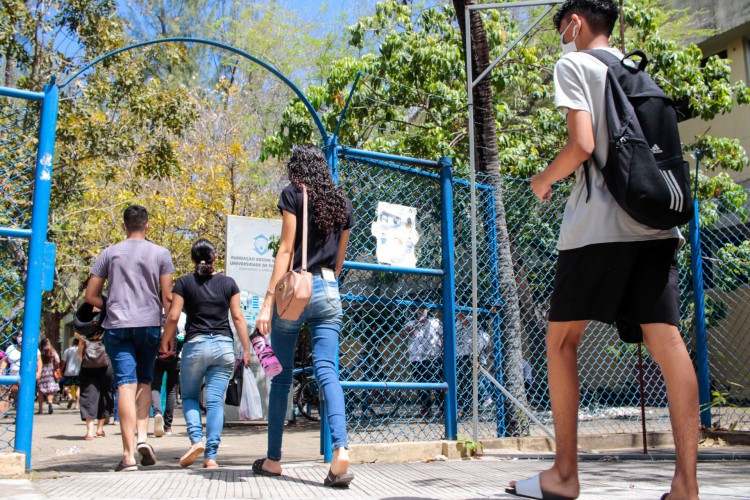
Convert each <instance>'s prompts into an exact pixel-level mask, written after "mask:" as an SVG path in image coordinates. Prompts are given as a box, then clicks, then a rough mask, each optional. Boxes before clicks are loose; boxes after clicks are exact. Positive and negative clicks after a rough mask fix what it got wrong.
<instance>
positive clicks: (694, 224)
mask: <svg viewBox="0 0 750 500" xmlns="http://www.w3.org/2000/svg"><path fill="white" fill-rule="evenodd" d="M700 162H701V152H700V150H697V151H696V152H695V189H694V191H693V210H694V215H693V218H692V220H691V221H690V265H691V268H692V269H691V271H692V275H693V307H694V310H695V316H694V317H695V349H696V358H697V365H698V399H699V401H700V409H701V412H700V416H701V424H703V425H705V426H706V427H711V407H710V405H711V385H710V381H709V374H708V338H707V337H706V308H705V293H704V290H703V287H704V282H703V251H702V249H701V229H700V228H701V225H700V213H699V212H698V170H699V168H700Z"/></svg>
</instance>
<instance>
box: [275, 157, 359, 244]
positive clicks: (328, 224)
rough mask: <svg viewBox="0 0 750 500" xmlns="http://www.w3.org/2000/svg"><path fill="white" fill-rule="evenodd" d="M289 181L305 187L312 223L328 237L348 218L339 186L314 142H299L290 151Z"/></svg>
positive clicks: (287, 169)
mask: <svg viewBox="0 0 750 500" xmlns="http://www.w3.org/2000/svg"><path fill="white" fill-rule="evenodd" d="M286 171H287V175H288V176H289V181H291V183H292V184H294V186H295V187H296V188H297V189H299V190H302V185H305V186H306V187H307V196H308V199H309V204H310V206H311V207H312V214H313V223H314V224H315V226H316V227H317V228H318V229H319V230H320V231H321V232H323V233H325V234H326V235H327V236H326V237H328V236H330V235H331V232H332V230H334V229H341V228H343V227H344V226H345V225H346V222H347V220H348V219H349V210H348V207H347V203H346V197H345V196H344V193H343V191H341V188H339V187H338V186H336V184H334V182H333V177H332V176H331V170H330V169H329V168H328V161H327V160H326V156H325V154H324V153H323V151H322V150H321V149H320V148H319V147H317V146H315V145H314V144H300V145H299V146H296V147H295V148H294V149H293V150H292V156H291V157H290V158H289V162H287V164H286Z"/></svg>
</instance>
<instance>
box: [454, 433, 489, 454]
mask: <svg viewBox="0 0 750 500" xmlns="http://www.w3.org/2000/svg"><path fill="white" fill-rule="evenodd" d="M456 437H457V441H458V442H459V443H461V444H462V445H463V447H464V449H466V452H467V455H468V456H470V457H471V456H474V455H481V454H482V452H483V451H484V445H483V444H482V443H481V442H479V441H474V439H473V438H472V437H471V436H469V435H467V434H458V435H457V436H456Z"/></svg>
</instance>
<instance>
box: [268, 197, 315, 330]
mask: <svg viewBox="0 0 750 500" xmlns="http://www.w3.org/2000/svg"><path fill="white" fill-rule="evenodd" d="M311 295H312V274H311V273H309V272H308V271H307V187H306V186H302V269H301V270H300V272H296V271H294V250H292V256H291V259H290V260H289V271H287V272H286V273H285V274H284V276H282V277H281V279H280V280H279V281H278V283H276V314H278V315H279V317H280V318H281V319H288V320H291V321H295V320H298V319H299V317H300V316H302V312H303V311H304V310H305V307H306V306H307V303H308V302H309V301H310V296H311Z"/></svg>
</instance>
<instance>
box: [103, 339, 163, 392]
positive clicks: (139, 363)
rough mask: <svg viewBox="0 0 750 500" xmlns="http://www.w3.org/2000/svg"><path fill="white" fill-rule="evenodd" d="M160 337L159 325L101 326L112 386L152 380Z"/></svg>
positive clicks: (143, 382)
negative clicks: (112, 381)
mask: <svg viewBox="0 0 750 500" xmlns="http://www.w3.org/2000/svg"><path fill="white" fill-rule="evenodd" d="M160 339H161V328H160V327H158V326H142V327H138V328H113V329H111V330H104V348H105V349H106V351H107V356H109V360H110V362H111V363H112V371H113V372H114V374H115V387H120V386H121V385H123V384H135V383H138V384H150V383H151V381H152V380H153V379H154V362H155V361H156V355H157V353H158V352H159V340H160Z"/></svg>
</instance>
